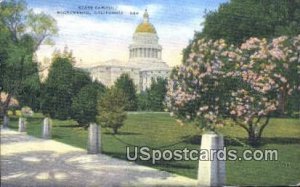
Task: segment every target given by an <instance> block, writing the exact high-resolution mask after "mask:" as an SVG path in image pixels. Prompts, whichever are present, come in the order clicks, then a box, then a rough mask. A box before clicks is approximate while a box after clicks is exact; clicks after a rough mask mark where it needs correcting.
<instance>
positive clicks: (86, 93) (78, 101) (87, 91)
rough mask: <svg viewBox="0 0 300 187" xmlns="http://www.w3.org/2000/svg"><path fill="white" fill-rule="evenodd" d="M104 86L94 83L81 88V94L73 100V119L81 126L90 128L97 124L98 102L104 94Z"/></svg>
mask: <svg viewBox="0 0 300 187" xmlns="http://www.w3.org/2000/svg"><path fill="white" fill-rule="evenodd" d="M104 91H105V87H104V85H103V84H101V83H98V82H93V83H91V84H88V85H86V86H84V87H83V88H81V90H80V91H79V93H78V94H77V95H76V96H75V97H73V99H72V107H71V108H72V115H71V117H72V119H74V120H76V121H77V122H78V124H79V125H81V126H88V124H89V123H91V122H96V115H97V114H98V111H97V100H99V98H100V97H101V96H102V95H103V94H104Z"/></svg>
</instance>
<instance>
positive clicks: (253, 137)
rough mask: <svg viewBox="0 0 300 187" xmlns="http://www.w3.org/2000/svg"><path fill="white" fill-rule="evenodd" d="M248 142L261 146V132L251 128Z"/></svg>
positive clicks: (254, 145)
mask: <svg viewBox="0 0 300 187" xmlns="http://www.w3.org/2000/svg"><path fill="white" fill-rule="evenodd" d="M248 135H249V136H248V143H249V145H251V146H252V147H258V146H260V143H261V135H260V133H258V132H257V131H256V130H255V128H253V129H251V130H250V131H249V132H248Z"/></svg>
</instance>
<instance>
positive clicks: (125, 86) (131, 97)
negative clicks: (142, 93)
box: [115, 73, 137, 111]
mask: <svg viewBox="0 0 300 187" xmlns="http://www.w3.org/2000/svg"><path fill="white" fill-rule="evenodd" d="M115 86H116V87H117V88H118V89H120V90H122V91H123V93H124V94H125V97H126V107H125V110H126V111H136V110H137V96H136V88H135V85H134V82H133V80H132V79H131V78H130V77H129V75H128V74H126V73H125V74H122V75H121V76H120V77H119V78H118V79H117V80H116V82H115Z"/></svg>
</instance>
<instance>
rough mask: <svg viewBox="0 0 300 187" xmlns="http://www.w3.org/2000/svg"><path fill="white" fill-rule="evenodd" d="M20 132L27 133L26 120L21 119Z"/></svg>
mask: <svg viewBox="0 0 300 187" xmlns="http://www.w3.org/2000/svg"><path fill="white" fill-rule="evenodd" d="M19 132H26V118H22V117H19Z"/></svg>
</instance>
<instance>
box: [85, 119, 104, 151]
mask: <svg viewBox="0 0 300 187" xmlns="http://www.w3.org/2000/svg"><path fill="white" fill-rule="evenodd" d="M100 134H101V133H100V128H99V126H98V125H97V124H96V123H91V124H90V126H89V137H88V147H87V152H88V154H98V153H100V151H101V149H99V146H100V145H101V138H100Z"/></svg>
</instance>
